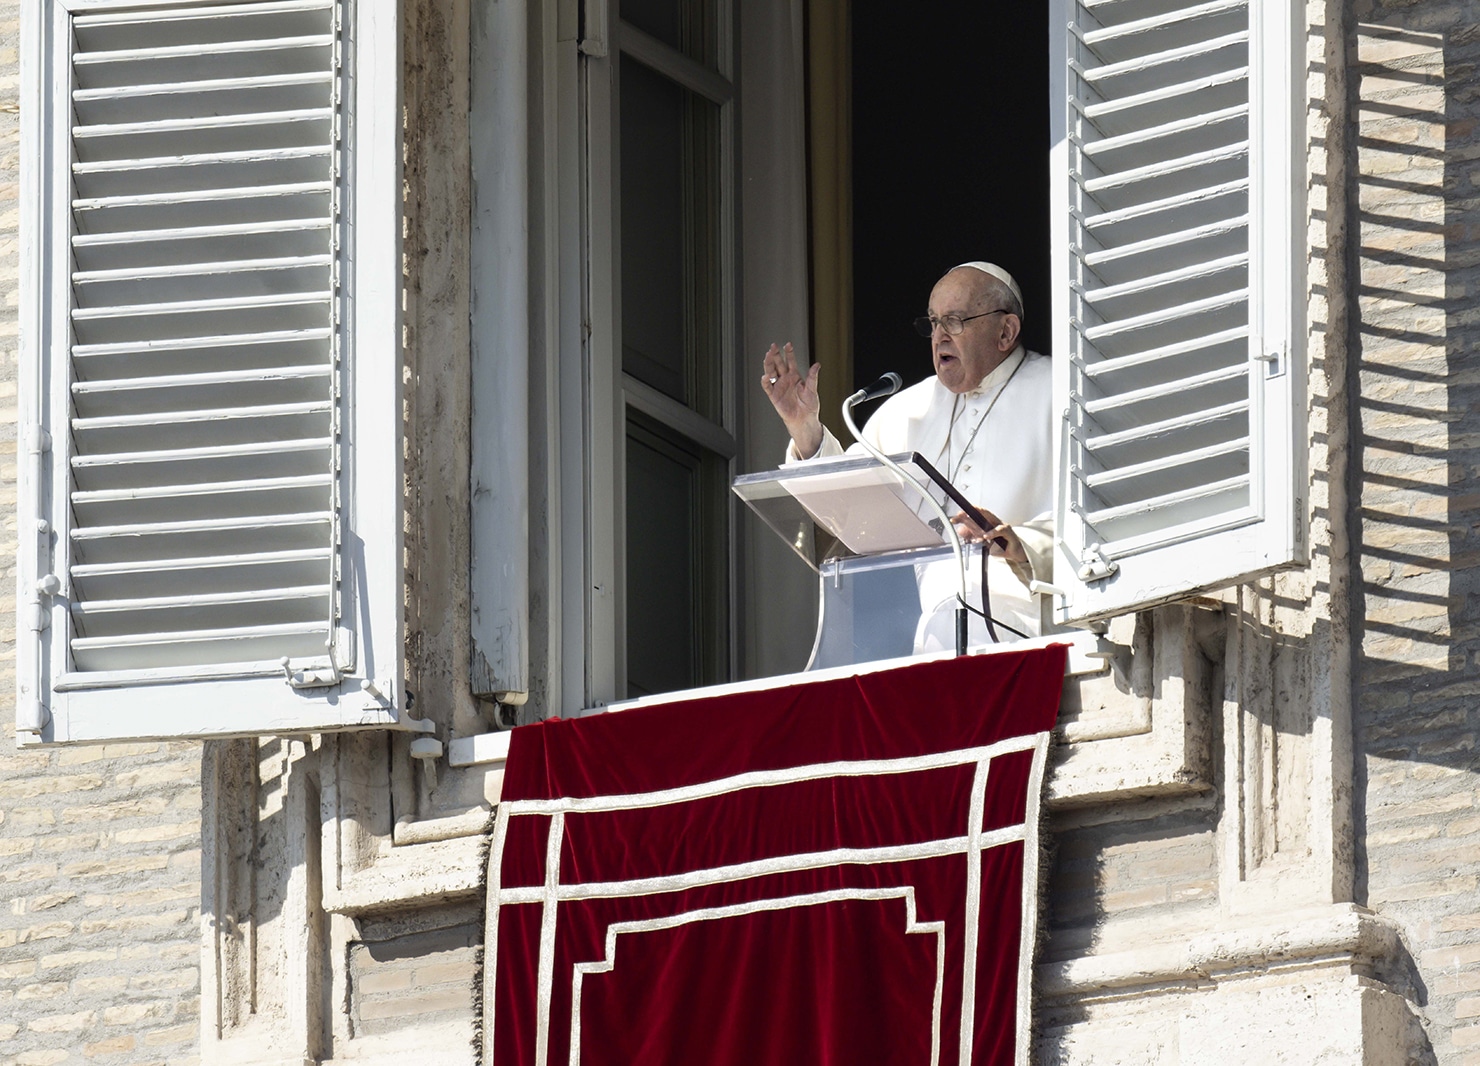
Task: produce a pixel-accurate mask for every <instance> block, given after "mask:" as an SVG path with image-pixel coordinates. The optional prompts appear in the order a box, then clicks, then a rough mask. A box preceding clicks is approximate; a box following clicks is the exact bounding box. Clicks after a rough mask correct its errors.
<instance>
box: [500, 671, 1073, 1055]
mask: <svg viewBox="0 0 1480 1066" xmlns="http://www.w3.org/2000/svg"><path fill="white" fill-rule="evenodd" d="M1065 654H1066V653H1065V649H1064V648H1063V647H1062V646H1057V647H1052V648H1039V649H1032V650H1027V651H1020V652H1005V653H999V654H994V655H984V656H974V657H966V658H958V659H947V660H940V661H935V662H927V663H920V664H916V665H912V666H905V667H901V668H899V669H895V670H889V671H883V672H879V673H871V674H863V675H861V676H858V677H850V678H844V679H841V680H831V681H817V682H806V683H802V684H795V685H789V686H787V687H783V688H771V689H766V690H762V691H753V692H743V693H732V694H727V695H716V696H712V697H709V698H705V699H695V700H687V701H683V702H673V703H667V704H661V705H658V706H652V707H638V708H633V709H631V710H625V711H622V712H620V713H613V714H607V715H599V716H596V717H592V718H585V719H580V720H578V721H559V720H554V721H549V722H545V723H542V724H540V725H536V726H528V727H525V728H522V729H517V730H515V731H514V734H513V737H512V741H511V747H510V752H509V760H508V764H507V770H506V772H505V777H504V788H503V799H502V801H501V802H500V804H499V808H498V815H497V820H496V827H495V834H494V840H493V847H492V850H491V853H490V858H489V897H488V929H487V934H488V935H487V943H486V948H485V951H486V976H485V993H484V1018H485V1021H484V1033H483V1039H484V1049H485V1061H489V1062H493V1063H496V1064H498V1066H568V1064H575V1063H580V1064H582V1066H633V1064H642V1066H648V1064H663V1066H669V1064H671V1066H696V1064H701V1063H702V1064H708V1066H758V1064H767V1066H771V1064H792V1063H795V1064H798V1066H800V1064H806V1066H856V1064H859V1063H901V1064H903V1063H910V1064H916V1063H918V1064H920V1066H927V1064H929V1066H937V1064H940V1066H957V1064H967V1063H971V1064H976V1063H1002V1064H1012V1063H1025V1062H1026V1061H1027V1054H1028V1046H1027V1042H1028V1022H1029V1014H1028V1004H1029V992H1030V989H1029V981H1030V973H1029V964H1030V962H1031V952H1032V944H1033V937H1034V928H1035V921H1036V914H1037V904H1036V899H1035V895H1036V893H1035V889H1036V883H1037V848H1038V843H1037V829H1038V826H1037V821H1038V805H1039V796H1040V794H1041V791H1042V780H1043V771H1044V763H1045V759H1046V756H1047V751H1048V736H1049V730H1051V729H1052V728H1053V724H1054V719H1055V717H1056V715H1057V713H1058V705H1059V692H1060V690H1061V688H1062V685H1063V677H1064V662H1065Z"/></svg>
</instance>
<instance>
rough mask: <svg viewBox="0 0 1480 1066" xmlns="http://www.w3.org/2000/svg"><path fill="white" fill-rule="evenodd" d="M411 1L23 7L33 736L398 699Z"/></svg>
mask: <svg viewBox="0 0 1480 1066" xmlns="http://www.w3.org/2000/svg"><path fill="white" fill-rule="evenodd" d="M395 8H396V5H395V4H393V3H385V4H381V3H376V2H372V3H365V2H363V0H362V2H360V3H359V4H354V3H351V2H349V0H236V2H231V0H226V2H223V0H214V2H209V3H201V2H196V3H188V2H178V0H175V2H159V0H152V2H151V0H143V2H141V0H134V2H132V3H119V2H110V0H31V2H30V4H29V5H28V7H27V8H26V11H25V16H26V21H25V25H24V29H23V50H24V56H23V61H24V62H25V64H26V71H25V75H24V80H25V85H26V97H25V100H24V106H23V121H24V133H23V137H24V142H23V148H22V153H23V185H24V189H23V196H22V202H23V204H24V205H25V208H24V210H25V212H26V214H25V217H24V218H23V242H24V248H23V260H24V266H23V299H24V307H23V319H22V348H23V356H22V360H23V388H22V391H23V405H22V415H21V417H22V439H23V442H24V443H23V446H22V468H23V472H22V501H21V513H22V534H21V538H20V545H21V547H20V565H19V571H20V580H19V600H20V612H21V620H20V626H19V631H20V633H21V641H20V643H19V651H18V655H19V663H18V676H19V686H20V707H19V710H18V714H17V723H18V729H17V736H18V739H19V740H20V741H21V742H23V743H25V742H31V741H36V740H41V741H82V740H99V739H107V738H115V737H137V736H205V735H221V734H249V733H256V732H291V731H302V730H319V729H334V728H345V727H349V726H354V725H375V724H381V725H384V724H391V723H394V722H395V721H396V720H397V714H398V711H397V700H398V697H399V695H400V692H399V690H400V682H399V678H400V674H401V665H400V664H401V656H402V648H401V633H402V624H401V560H400V510H401V509H400V506H399V501H400V498H401V476H402V474H401V464H402V460H401V449H400V437H401V434H400V424H401V413H400V407H399V394H398V386H399V380H400V363H401V360H400V337H399V334H398V327H397V316H396V307H397V304H398V294H399V279H400V260H399V245H398V237H399V233H398V229H399V218H400V212H399V196H400V189H399V176H398V162H399V151H400V138H399V113H398V91H397V85H398V41H397V32H398V28H397V23H396V18H395Z"/></svg>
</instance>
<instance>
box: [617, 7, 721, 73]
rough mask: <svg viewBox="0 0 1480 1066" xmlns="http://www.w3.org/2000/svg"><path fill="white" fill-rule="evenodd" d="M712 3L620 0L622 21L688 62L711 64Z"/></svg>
mask: <svg viewBox="0 0 1480 1066" xmlns="http://www.w3.org/2000/svg"><path fill="white" fill-rule="evenodd" d="M713 7H714V4H713V0H622V10H621V15H622V21H623V22H627V23H630V24H631V25H633V26H635V27H636V28H637V29H639V30H642V32H643V33H646V34H649V35H651V36H653V37H656V38H657V39H658V40H660V41H662V42H663V43H664V44H666V45H668V47H670V48H672V49H674V50H675V51H679V52H682V53H683V54H684V55H686V56H688V57H689V58H690V59H697V60H698V61H699V62H700V63H703V64H705V65H706V66H709V67H713V66H714V65H715V54H716V51H717V48H716V44H717V40H716V37H715V33H714V31H715V25H716V21H715V17H714V11H713Z"/></svg>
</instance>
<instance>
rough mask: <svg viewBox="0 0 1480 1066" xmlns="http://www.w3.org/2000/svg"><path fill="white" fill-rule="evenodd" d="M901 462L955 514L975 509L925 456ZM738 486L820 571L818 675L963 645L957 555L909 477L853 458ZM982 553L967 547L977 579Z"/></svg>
mask: <svg viewBox="0 0 1480 1066" xmlns="http://www.w3.org/2000/svg"><path fill="white" fill-rule="evenodd" d="M891 458H892V459H893V460H894V461H895V462H896V463H897V464H899V465H900V466H901V467H903V468H904V469H905V470H906V471H908V472H909V473H910V474H911V475H913V476H914V477H915V478H916V479H918V481H919V482H920V484H922V485H924V486H925V487H926V488H927V490H929V491H930V492H931V493H932V495H934V496H935V499H936V501H937V502H938V503H940V504H942V505H943V506H944V508H945V510H946V512H947V513H949V514H954V513H956V512H957V511H962V510H966V511H970V510H972V508H971V505H970V504H969V503H968V502H967V501H966V500H964V499H963V498H961V496H960V495H959V494H958V493H957V492H956V490H955V488H954V487H953V486H951V485H950V483H949V482H947V481H946V479H945V478H944V477H943V476H942V475H941V474H940V473H939V472H938V471H937V470H936V469H935V468H934V467H933V466H931V465H930V463H929V462H927V461H926V460H925V459H924V458H923V457H921V456H920V455H919V454H917V453H905V454H902V455H895V456H891ZM733 488H734V492H735V494H736V495H737V496H739V497H740V498H741V499H742V500H744V501H745V502H746V504H747V505H748V506H749V507H750V509H751V510H753V511H754V512H755V513H756V514H757V515H758V516H760V519H761V520H762V521H763V522H765V523H766V525H768V526H770V527H771V529H772V530H773V531H774V532H775V533H776V535H777V536H779V537H780V538H781V539H782V540H784V541H786V543H787V544H788V545H790V546H791V548H792V550H793V551H795V552H796V553H797V554H798V555H800V556H801V557H802V559H803V561H805V562H806V563H807V565H808V566H810V567H811V568H812V569H813V570H814V571H816V572H817V575H818V584H819V602H818V612H817V613H818V618H817V635H816V638H815V640H814V641H813V645H812V655H811V658H810V660H809V661H808V663H807V669H808V670H817V669H822V668H824V667H832V666H846V665H850V664H854V663H866V662H876V661H878V660H881V659H892V658H898V657H901V656H907V655H912V654H916V653H920V654H924V653H930V652H938V651H947V650H950V649H951V648H952V647H954V644H953V639H954V608H955V598H956V593H957V591H958V590H959V588H960V570H959V569H958V567H957V563H956V558H955V552H954V550H953V548H952V546H951V543H950V538H949V534H947V533H946V531H945V530H944V528H943V527H942V524H941V521H940V519H939V518H938V517H937V516H936V515H935V511H934V509H933V508H932V507H930V505H929V504H927V503H926V502H925V501H924V500H923V499H922V498H921V496H920V491H919V489H917V488H916V487H915V486H914V485H912V484H910V483H909V482H908V481H906V480H905V479H904V478H902V477H900V475H899V474H897V473H895V472H894V471H893V470H891V469H889V468H888V467H886V466H884V465H883V464H882V463H880V462H878V461H877V460H875V459H873V458H871V457H868V456H855V455H843V456H837V457H835V458H829V459H816V460H812V461H810V462H807V463H799V464H797V465H794V466H784V467H782V468H780V469H779V470H767V471H763V472H761V473H758V474H745V475H743V476H741V477H738V478H736V479H735V482H734V485H733ZM980 551H981V550H980V548H977V547H976V546H968V547H967V553H968V554H967V559H966V567H967V572H968V574H972V573H976V572H977V571H979V569H980V565H981V560H980ZM977 588H978V595H979V588H980V586H979V585H977ZM973 606H980V601H979V600H977V601H976V602H974V603H973ZM943 609H944V610H945V611H946V612H948V613H945V614H942V610H943Z"/></svg>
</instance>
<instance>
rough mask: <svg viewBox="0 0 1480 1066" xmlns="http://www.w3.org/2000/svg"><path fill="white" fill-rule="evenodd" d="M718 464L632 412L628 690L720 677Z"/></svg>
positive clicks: (635, 692)
mask: <svg viewBox="0 0 1480 1066" xmlns="http://www.w3.org/2000/svg"><path fill="white" fill-rule="evenodd" d="M725 503H726V499H725V495H724V464H723V462H722V461H721V460H719V458H718V457H717V456H714V455H710V454H707V453H704V452H703V451H702V449H699V448H697V447H696V446H694V445H692V444H690V443H689V442H687V441H683V440H682V438H679V437H677V436H674V435H671V434H670V433H668V432H665V431H663V430H661V429H660V428H659V427H657V426H656V425H655V424H650V423H648V422H647V421H646V420H645V419H643V418H642V417H641V416H639V415H636V414H634V413H633V412H631V411H629V412H628V425H627V694H628V695H629V696H642V695H646V694H648V693H654V692H671V691H673V690H675V689H681V688H693V687H696V686H699V685H707V684H713V683H715V682H716V681H720V680H723V675H724V657H725V646H726V637H725V633H726V626H725V610H726V608H725V597H724V587H725V574H724V563H723V560H724V559H725V558H726V550H727V549H726V544H725V523H724V514H725V510H724V508H725Z"/></svg>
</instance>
